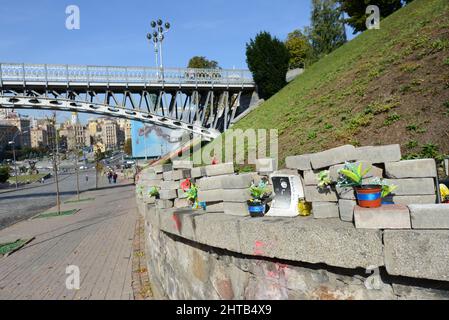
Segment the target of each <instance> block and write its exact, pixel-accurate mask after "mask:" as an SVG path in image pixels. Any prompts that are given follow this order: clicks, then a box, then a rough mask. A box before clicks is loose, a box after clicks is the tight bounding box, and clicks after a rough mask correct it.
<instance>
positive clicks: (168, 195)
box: [159, 189, 178, 200]
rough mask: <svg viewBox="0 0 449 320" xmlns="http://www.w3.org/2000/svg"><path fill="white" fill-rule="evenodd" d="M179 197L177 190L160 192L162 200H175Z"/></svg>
mask: <svg viewBox="0 0 449 320" xmlns="http://www.w3.org/2000/svg"><path fill="white" fill-rule="evenodd" d="M177 197H178V192H177V190H176V189H175V190H160V191H159V198H160V199H161V200H173V199H176V198H177Z"/></svg>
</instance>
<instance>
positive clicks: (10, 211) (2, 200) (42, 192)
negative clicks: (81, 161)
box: [0, 170, 107, 230]
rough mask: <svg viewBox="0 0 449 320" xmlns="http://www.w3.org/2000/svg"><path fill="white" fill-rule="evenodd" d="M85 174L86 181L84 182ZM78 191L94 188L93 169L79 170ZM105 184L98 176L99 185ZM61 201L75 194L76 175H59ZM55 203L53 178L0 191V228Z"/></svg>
mask: <svg viewBox="0 0 449 320" xmlns="http://www.w3.org/2000/svg"><path fill="white" fill-rule="evenodd" d="M86 175H87V176H88V182H86ZM79 181H80V191H86V190H88V189H91V188H95V170H89V171H80V174H79ZM105 184H107V179H106V178H105V177H101V176H100V177H99V187H101V186H104V185H105ZM59 189H60V195H61V202H64V201H66V200H67V199H69V198H72V197H73V196H74V195H76V175H75V174H63V175H60V176H59ZM55 205H56V184H55V183H54V179H53V178H52V179H48V180H46V182H45V184H42V185H40V184H37V185H36V187H34V188H29V189H24V190H17V191H12V192H6V193H0V230H1V229H3V228H5V227H7V226H9V225H11V224H13V223H16V222H18V221H21V220H24V219H28V218H30V217H32V216H34V215H35V214H37V213H39V212H42V211H44V210H46V209H48V208H51V207H53V206H55Z"/></svg>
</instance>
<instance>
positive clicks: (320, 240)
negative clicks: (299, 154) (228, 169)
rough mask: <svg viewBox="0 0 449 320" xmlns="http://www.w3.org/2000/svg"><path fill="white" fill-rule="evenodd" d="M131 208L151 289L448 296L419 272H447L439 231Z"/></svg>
mask: <svg viewBox="0 0 449 320" xmlns="http://www.w3.org/2000/svg"><path fill="white" fill-rule="evenodd" d="M139 210H140V212H141V214H143V215H144V217H145V222H146V223H145V232H146V254H147V261H148V269H149V273H150V278H151V284H152V289H153V291H154V292H155V294H156V297H157V298H169V299H448V298H449V283H448V282H446V281H435V280H428V279H431V278H433V279H446V280H447V275H448V274H449V272H448V267H447V266H448V263H449V258H448V256H447V254H446V253H445V252H448V251H447V247H446V245H447V244H448V243H449V241H448V240H449V233H448V232H444V231H435V233H427V234H426V233H420V232H416V231H415V232H416V233H414V234H411V233H407V232H404V231H392V230H389V231H385V232H382V231H374V230H358V229H355V228H350V227H349V224H348V223H345V222H341V221H340V220H338V219H326V220H316V219H313V218H305V219H293V220H292V219H288V218H277V219H275V220H273V219H272V218H271V219H269V218H262V219H252V218H248V217H230V216H226V215H220V214H208V213H204V212H203V211H191V210H187V209H175V208H173V209H164V210H161V209H157V208H156V207H155V206H154V205H151V204H147V205H142V202H141V201H139ZM383 241H385V245H383ZM444 243H446V245H444ZM429 261H431V263H429ZM373 266H379V268H378V270H379V271H378V272H379V273H377V271H374V272H372V271H366V268H367V267H373ZM377 274H379V276H377ZM424 278H428V279H424Z"/></svg>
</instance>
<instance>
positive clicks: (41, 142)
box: [31, 127, 48, 148]
mask: <svg viewBox="0 0 449 320" xmlns="http://www.w3.org/2000/svg"><path fill="white" fill-rule="evenodd" d="M45 146H48V137H47V131H46V130H44V129H43V128H41V127H34V128H31V147H32V148H40V147H45Z"/></svg>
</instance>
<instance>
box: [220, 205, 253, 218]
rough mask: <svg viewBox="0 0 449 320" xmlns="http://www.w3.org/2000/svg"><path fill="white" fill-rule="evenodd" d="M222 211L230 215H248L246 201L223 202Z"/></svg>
mask: <svg viewBox="0 0 449 320" xmlns="http://www.w3.org/2000/svg"><path fill="white" fill-rule="evenodd" d="M223 209H224V213H225V214H228V215H231V216H241V217H246V216H249V212H248V205H247V204H246V202H223Z"/></svg>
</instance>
